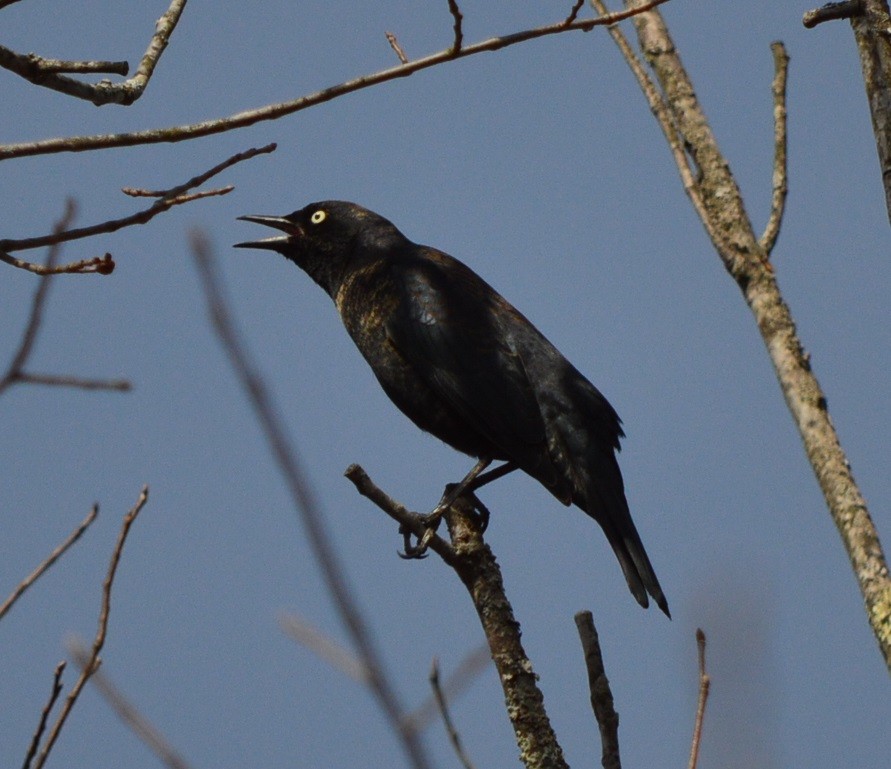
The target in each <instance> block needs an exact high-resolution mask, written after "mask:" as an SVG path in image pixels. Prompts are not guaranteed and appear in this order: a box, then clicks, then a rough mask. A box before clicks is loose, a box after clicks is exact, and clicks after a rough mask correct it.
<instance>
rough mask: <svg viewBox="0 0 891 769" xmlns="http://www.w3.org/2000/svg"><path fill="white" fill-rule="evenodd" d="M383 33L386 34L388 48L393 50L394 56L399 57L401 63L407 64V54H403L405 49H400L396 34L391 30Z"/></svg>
mask: <svg viewBox="0 0 891 769" xmlns="http://www.w3.org/2000/svg"><path fill="white" fill-rule="evenodd" d="M384 34H385V35H386V36H387V42H388V43H389V44H390V48H392V49H393V50H394V51H395V53H396V56H398V57H399V61H401V62H402V63H403V64H408V56H406V55H405V51H404V50H402V46H401V45H399V41H398V40H397V39H396V35H394V34H393V33H392V32H385V33H384Z"/></svg>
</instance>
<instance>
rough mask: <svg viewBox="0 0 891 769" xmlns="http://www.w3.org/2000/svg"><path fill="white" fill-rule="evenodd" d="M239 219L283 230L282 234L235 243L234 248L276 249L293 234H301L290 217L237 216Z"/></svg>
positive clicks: (289, 240)
mask: <svg viewBox="0 0 891 769" xmlns="http://www.w3.org/2000/svg"><path fill="white" fill-rule="evenodd" d="M238 218H239V219H240V220H242V221H245V222H254V223H255V224H265V225H266V226H267V227H274V228H275V229H277V230H281V231H282V232H284V233H285V234H284V235H273V236H272V237H270V238H263V239H262V240H251V241H246V242H244V243H236V244H235V246H234V247H235V248H266V249H269V250H270V251H278V250H279V249H280V248H281V247H282V246H284V245H287V244H288V243H290V242H291V239H292V238H293V237H294V236H297V237H299V236H300V235H302V234H303V231H302V230H301V229H300V227H299V226H298V225H296V224H294V222H292V221H291V220H290V219H286V218H285V217H284V216H239V217H238Z"/></svg>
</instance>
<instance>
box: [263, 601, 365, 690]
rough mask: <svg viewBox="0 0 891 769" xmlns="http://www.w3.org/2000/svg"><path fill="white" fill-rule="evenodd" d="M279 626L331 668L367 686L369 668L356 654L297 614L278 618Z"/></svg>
mask: <svg viewBox="0 0 891 769" xmlns="http://www.w3.org/2000/svg"><path fill="white" fill-rule="evenodd" d="M278 624H279V625H280V626H281V629H282V630H284V631H285V633H287V634H288V636H290V637H291V638H292V639H293V640H294V641H296V642H297V643H299V644H300V645H301V646H305V647H306V648H307V649H309V650H310V651H313V652H315V653H316V654H317V655H318V656H319V657H321V658H322V659H323V660H325V662H327V663H328V664H329V665H331V667H333V668H335V669H337V670H339V671H340V672H341V673H345V674H346V675H347V676H349V677H350V678H352V679H353V680H354V681H356V682H357V683H360V684H363V683H364V684H367V683H368V681H369V679H370V675H369V673H368V667H367V666H366V665H365V664H364V663H363V662H362V660H360V659H359V658H358V657H357V656H356V655H355V654H353V653H352V652H350V651H349V650H348V649H345V648H344V647H343V646H341V645H340V644H339V643H337V642H336V641H335V640H334V639H333V638H331V636H329V635H326V634H325V633H323V632H322V631H321V630H319V629H318V628H316V627H314V626H313V625H311V624H310V623H309V622H307V621H306V620H304V619H303V618H302V617H298V616H297V615H296V614H284V615H282V616H281V617H279V618H278Z"/></svg>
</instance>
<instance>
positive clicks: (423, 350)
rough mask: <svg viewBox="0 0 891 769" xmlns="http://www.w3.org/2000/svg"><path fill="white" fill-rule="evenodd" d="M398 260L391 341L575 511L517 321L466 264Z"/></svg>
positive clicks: (425, 254) (430, 253)
mask: <svg viewBox="0 0 891 769" xmlns="http://www.w3.org/2000/svg"><path fill="white" fill-rule="evenodd" d="M416 248H420V249H421V250H420V251H416V252H415V253H414V254H413V255H412V257H411V258H406V259H399V260H395V261H394V263H393V265H392V273H391V275H392V276H393V280H394V283H396V284H397V285H398V286H399V287H400V297H399V302H398V304H397V308H396V310H395V312H394V313H393V315H392V316H391V318H390V320H389V322H388V323H387V333H388V335H389V337H390V339H391V341H392V343H393V344H394V345H395V347H396V348H397V350H398V351H399V353H400V354H401V355H402V356H403V357H404V358H405V359H406V360H407V361H408V362H409V363H410V364H411V365H412V367H413V368H414V370H415V372H416V373H417V374H418V376H420V377H421V379H422V380H423V381H425V382H426V383H427V384H428V385H429V386H430V387H431V388H432V389H433V390H434V391H435V392H436V393H437V395H438V396H439V397H440V398H442V399H443V400H444V401H445V402H446V403H448V405H449V406H450V407H451V408H452V409H453V410H454V411H455V412H457V414H458V415H459V416H460V418H461V419H462V420H463V421H464V422H465V423H466V425H467V427H468V428H469V429H472V430H473V431H475V432H477V433H479V434H481V435H483V436H484V437H485V438H486V439H487V440H488V441H489V442H491V443H492V444H493V445H494V446H496V447H497V448H498V449H499V450H500V452H501V453H502V456H501V457H499V458H502V459H510V460H512V461H514V462H516V463H517V464H518V465H519V466H520V467H521V468H522V469H524V470H525V471H526V472H528V473H530V474H531V475H533V476H534V477H536V478H538V479H539V480H540V481H541V482H542V483H543V484H544V485H545V486H546V487H548V488H549V489H550V490H551V491H552V492H553V493H554V494H555V495H556V496H557V497H558V498H560V499H562V500H563V501H564V502H565V503H566V504H569V502H570V499H571V491H570V489H569V486H568V482H567V479H566V478H565V477H563V475H562V474H561V473H559V472H558V471H557V469H556V468H555V467H554V465H553V463H552V461H551V459H550V457H549V455H548V451H547V445H546V443H547V431H546V426H545V423H544V419H543V417H542V414H541V410H540V408H539V404H538V400H537V398H536V393H535V388H534V387H533V384H532V383H531V382H530V381H529V377H528V374H527V372H526V369H525V368H524V366H523V362H522V360H521V359H520V357H519V355H518V353H517V350H516V349H514V346H513V345H512V343H511V339H510V336H509V335H506V334H505V333H504V318H503V317H499V315H500V314H502V313H504V312H512V313H516V310H514V308H513V307H511V306H510V305H509V304H508V303H507V302H506V301H505V300H504V299H503V298H502V297H501V296H500V295H498V294H497V293H496V292H495V290H494V289H493V288H491V286H489V285H488V284H487V283H486V282H485V281H484V280H483V279H482V278H480V277H479V276H478V275H476V274H475V273H474V272H473V271H472V270H470V269H469V268H468V267H466V266H465V265H464V264H462V263H461V262H459V261H457V260H456V259H453V258H452V257H450V256H448V255H447V254H443V253H442V252H439V251H436V250H434V249H430V248H422V247H416Z"/></svg>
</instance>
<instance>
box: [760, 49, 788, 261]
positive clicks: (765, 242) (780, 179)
mask: <svg viewBox="0 0 891 769" xmlns="http://www.w3.org/2000/svg"><path fill="white" fill-rule="evenodd" d="M770 50H771V51H772V52H773V65H774V76H773V86H772V90H773V146H774V150H773V195H772V197H771V201H770V217H769V218H768V220H767V226H766V227H765V228H764V234H763V235H762V236H761V238H760V239H759V240H758V242H759V244H760V245H761V248H763V249H764V252H765V253H766V254H767V255H768V256H770V252H771V251H773V247H774V246H775V245H776V242H777V236H778V235H779V234H780V225H781V224H782V222H783V212H784V211H785V209H786V193H787V192H788V184H787V178H788V176H787V170H788V162H787V158H788V155H787V151H786V76H787V74H788V72H789V56H788V55H787V54H786V47H785V46H784V45H783V44H782V43H781V42H779V41H777V42H775V43H771V45H770Z"/></svg>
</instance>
